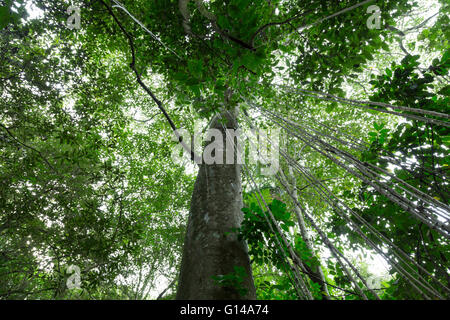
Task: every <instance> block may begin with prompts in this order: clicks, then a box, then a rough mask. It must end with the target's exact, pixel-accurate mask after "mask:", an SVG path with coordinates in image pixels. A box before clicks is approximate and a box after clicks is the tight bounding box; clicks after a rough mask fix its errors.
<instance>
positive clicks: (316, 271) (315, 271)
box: [282, 174, 331, 300]
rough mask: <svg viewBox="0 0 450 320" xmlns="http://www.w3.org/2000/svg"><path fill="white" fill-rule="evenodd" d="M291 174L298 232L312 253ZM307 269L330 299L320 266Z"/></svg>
mask: <svg viewBox="0 0 450 320" xmlns="http://www.w3.org/2000/svg"><path fill="white" fill-rule="evenodd" d="M291 176H292V180H293V181H292V189H291V193H292V196H293V198H294V211H295V214H296V216H297V221H298V225H299V227H300V234H301V236H302V238H303V241H305V244H306V247H307V248H308V250H309V251H310V252H312V253H314V251H313V246H312V243H311V239H310V238H309V236H308V232H307V230H306V225H305V220H304V219H303V213H302V211H301V209H300V208H299V207H298V206H297V204H296V202H298V197H297V179H296V178H295V174H291ZM282 178H283V180H287V179H285V177H284V175H282ZM286 186H287V187H288V186H289V183H287V181H286ZM305 267H308V266H307V265H305ZM308 271H309V272H310V273H311V275H310V279H311V280H312V281H314V282H317V283H318V284H319V285H320V291H321V294H322V299H324V300H331V299H330V294H329V292H328V286H327V284H326V282H325V275H324V274H323V271H322V267H321V266H320V265H319V266H313V267H312V268H309V267H308Z"/></svg>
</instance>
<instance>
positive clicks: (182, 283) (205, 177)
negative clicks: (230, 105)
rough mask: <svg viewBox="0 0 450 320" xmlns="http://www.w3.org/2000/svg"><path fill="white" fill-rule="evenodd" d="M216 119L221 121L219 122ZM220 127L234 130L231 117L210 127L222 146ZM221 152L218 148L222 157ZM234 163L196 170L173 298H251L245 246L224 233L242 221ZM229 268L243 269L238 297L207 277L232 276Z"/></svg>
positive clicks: (252, 288)
mask: <svg viewBox="0 0 450 320" xmlns="http://www.w3.org/2000/svg"><path fill="white" fill-rule="evenodd" d="M221 118H222V119H225V120H224V121H220V119H221ZM224 126H225V127H226V128H233V129H235V128H237V117H236V113H234V112H227V111H225V112H222V113H221V114H219V115H218V116H216V117H215V118H214V119H213V120H212V122H211V125H210V128H215V129H218V130H221V131H222V134H223V140H224V141H223V145H224V146H226V135H225V130H224V128H223V127H224ZM235 143H236V141H235ZM224 149H226V148H224ZM228 151H229V150H228ZM226 152H227V150H224V159H226ZM235 160H236V158H235ZM234 163H235V164H225V160H224V164H215V163H214V164H211V165H206V164H201V165H200V166H199V172H198V176H197V180H196V181H195V185H194V191H193V194H192V199H191V207H190V212H189V219H188V225H187V231H186V236H185V241H184V248H183V256H182V262H181V270H180V276H179V280H178V289H177V295H176V299H187V300H191V299H198V300H205V299H212V300H223V299H256V293H255V286H254V283H253V276H252V271H251V266H250V260H249V257H248V250H247V245H246V243H245V242H243V241H238V239H237V236H236V233H233V232H232V233H229V232H230V231H231V230H232V228H239V227H240V225H241V222H242V219H243V214H242V211H241V208H242V189H241V165H239V164H236V161H235V162H234ZM234 267H243V268H244V270H245V272H246V277H245V278H244V281H243V282H242V283H241V288H245V289H246V291H247V293H246V294H242V292H241V293H239V292H238V290H237V288H236V287H233V286H228V287H227V286H220V285H218V283H217V281H215V280H213V276H219V275H226V274H230V273H233V272H234V271H235V269H234Z"/></svg>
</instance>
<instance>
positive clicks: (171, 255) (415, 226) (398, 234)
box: [0, 0, 450, 299]
mask: <svg viewBox="0 0 450 320" xmlns="http://www.w3.org/2000/svg"><path fill="white" fill-rule="evenodd" d="M31 2H32V3H33V5H34V8H39V9H40V10H42V11H41V12H42V14H41V16H39V17H38V18H35V19H33V18H30V17H29V16H28V13H27V12H29V11H30V9H29V7H28V10H27V9H26V4H27V3H28V2H27V1H12V0H8V1H0V54H1V56H2V59H1V60H0V95H1V99H0V299H150V298H157V297H158V295H159V294H161V296H160V297H158V298H165V299H170V298H172V297H173V294H174V290H175V284H176V281H177V276H178V271H179V270H178V269H179V264H180V258H181V257H180V252H181V248H182V245H183V239H184V232H185V224H186V220H187V213H188V211H189V200H190V197H191V193H192V189H193V183H194V178H195V171H196V169H191V168H194V167H195V166H194V165H193V164H192V162H190V161H189V159H186V163H185V164H186V165H185V166H184V167H183V166H180V165H176V164H174V163H173V161H172V159H171V152H172V147H173V146H174V145H175V142H174V141H173V140H172V136H173V130H172V129H173V128H172V127H171V125H170V124H169V123H168V121H167V117H166V116H164V115H163V114H162V113H161V109H159V108H158V106H157V105H156V104H155V98H154V97H156V98H157V99H159V100H158V102H159V101H160V102H161V105H162V106H163V108H164V109H165V111H167V114H168V117H170V119H171V121H173V123H174V125H175V126H176V127H177V128H179V127H185V128H187V129H189V130H191V131H192V130H193V127H194V123H195V122H197V123H198V122H200V121H202V123H204V124H205V126H206V123H207V122H208V121H209V120H210V119H211V116H212V115H214V114H215V113H216V112H218V111H219V109H220V108H222V107H223V106H224V105H225V101H226V102H227V104H228V105H233V106H235V105H239V107H240V109H241V110H242V111H244V112H245V115H249V117H250V118H251V121H252V126H256V127H258V128H273V127H274V126H275V124H274V123H273V122H271V121H270V120H268V118H266V117H263V116H261V114H262V112H261V111H260V110H256V109H255V108H253V107H252V105H251V104H250V103H248V100H247V99H250V100H252V101H254V102H255V103H258V104H259V105H261V106H262V107H263V108H265V109H267V110H270V111H271V112H275V113H276V114H277V115H280V117H284V118H287V119H290V120H292V121H296V122H300V123H302V124H303V125H304V128H313V129H314V130H318V131H320V132H321V133H323V134H328V137H326V138H324V139H331V138H332V137H333V136H340V133H338V134H336V133H332V130H331V129H337V130H339V132H344V133H345V135H349V136H352V137H356V138H357V139H358V140H359V141H362V142H363V143H364V144H365V145H366V146H367V147H366V148H363V150H358V151H357V152H353V149H352V148H351V147H350V145H349V144H346V145H344V144H343V145H342V146H341V149H342V150H344V151H348V152H353V154H354V156H355V157H356V158H357V159H359V160H361V161H362V162H364V163H370V164H372V165H375V166H377V167H379V168H381V169H383V170H385V171H387V172H390V173H391V174H392V175H393V176H394V177H396V178H398V179H402V180H405V181H407V183H408V184H410V185H411V186H412V187H414V188H416V189H418V190H420V191H422V192H423V193H426V194H427V195H429V196H430V197H432V198H434V199H436V200H437V201H439V202H441V203H443V204H445V205H449V194H450V192H449V191H450V190H449V184H448V177H449V176H448V168H449V162H450V155H449V148H450V140H449V137H450V132H449V127H448V126H447V127H446V126H442V125H438V124H432V123H426V122H421V121H419V120H411V119H404V118H402V117H401V115H402V114H403V115H405V114H406V115H409V114H412V113H410V112H408V111H400V112H399V113H400V116H397V115H392V114H386V113H381V112H378V111H374V110H369V111H368V110H364V109H361V108H358V107H357V106H355V105H348V104H345V103H341V102H342V101H336V100H333V99H328V100H327V99H318V98H317V96H311V95H307V94H298V92H293V91H289V90H286V89H285V88H282V87H280V86H278V85H276V84H280V83H283V84H288V85H289V86H290V87H291V88H292V87H293V88H300V89H302V90H310V91H309V92H325V93H327V94H331V95H335V96H339V97H350V98H352V99H361V100H363V99H364V100H370V101H374V102H380V103H383V102H384V103H387V104H392V105H395V106H407V107H411V108H417V109H422V110H428V111H435V112H439V113H444V114H448V113H449V112H448V109H449V108H448V106H449V93H450V92H449V89H450V87H449V84H448V79H449V78H448V77H449V68H450V47H449V43H448V32H449V29H448V22H449V18H448V13H449V10H450V9H449V8H450V7H449V5H448V4H447V3H446V1H438V2H436V4H435V5H436V6H437V7H438V10H437V16H436V17H435V19H433V20H431V21H427V23H424V24H423V25H422V26H420V27H417V26H419V25H420V24H421V23H422V22H424V19H425V18H427V17H428V14H427V16H425V17H424V16H422V17H420V16H418V15H413V16H411V17H410V16H409V15H410V14H411V12H414V10H423V8H422V7H421V6H423V4H422V3H421V2H420V1H398V0H397V1H393V0H387V1H374V3H376V4H377V5H378V6H379V7H380V9H381V23H382V28H381V29H369V28H368V27H367V25H366V21H367V18H368V16H370V14H368V13H367V11H366V10H367V7H368V6H369V5H370V4H371V3H367V4H365V5H363V6H360V7H357V8H354V9H352V10H349V11H348V12H344V13H342V14H339V15H337V16H334V17H331V18H329V19H325V20H321V19H322V18H325V17H329V16H330V15H332V14H334V13H336V12H339V11H340V10H343V9H345V8H348V7H350V6H352V5H355V4H356V3H358V1H350V0H345V1H343V0H335V1H294V0H283V1H282V0H275V1H273V0H272V1H253V0H226V1H209V2H206V1H205V6H206V9H207V10H208V12H209V13H210V14H211V13H213V15H214V17H215V19H216V20H215V21H214V19H209V18H208V17H206V16H205V14H202V12H200V10H198V9H197V7H196V5H195V1H188V4H187V5H188V8H189V11H190V20H189V27H190V30H191V34H190V35H188V34H186V26H185V24H186V21H185V23H183V20H184V18H183V15H182V13H180V9H179V5H178V1H177V0H161V1H160V0H158V1H125V0H124V1H123V2H122V4H123V5H124V7H125V8H126V10H128V11H129V12H130V13H131V14H133V15H134V16H135V17H136V19H138V20H139V21H140V22H141V23H142V25H144V26H145V27H146V28H148V30H150V31H151V32H152V33H153V34H154V35H156V36H152V35H151V34H149V33H148V32H147V31H146V30H145V29H143V28H142V27H141V26H140V25H139V24H137V23H136V22H135V21H134V20H133V19H132V18H131V17H130V16H129V15H128V14H127V13H125V12H124V11H123V10H121V9H120V8H118V7H117V6H115V7H113V5H114V4H115V3H114V2H113V1H106V0H90V1H88V0H86V1H71V2H69V1H62V0H58V1H47V0H33V1H31ZM70 5H75V6H79V7H80V9H81V10H80V12H81V29H79V30H77V29H69V28H67V26H66V21H67V18H68V16H69V15H68V13H67V8H68V7H69V6H70ZM425 9H429V8H427V7H425ZM433 12H436V10H435V11H433ZM430 16H431V14H430ZM214 25H215V27H214ZM387 26H391V27H392V26H395V28H394V29H396V30H397V31H393V28H388V27H387ZM302 27H305V28H302ZM415 27H417V28H415ZM217 28H218V29H219V30H220V31H218V30H217ZM400 29H401V30H403V31H405V30H409V29H411V30H410V33H409V35H410V36H408V37H404V36H402V35H400V34H399V30H400ZM400 32H401V31H400ZM156 38H157V39H156ZM405 48H406V49H405ZM407 50H409V52H411V54H409V52H404V51H407ZM378 70H379V71H378ZM374 71H376V72H374ZM149 88H150V89H149ZM149 91H151V93H152V94H154V97H152V96H151V95H149ZM379 109H382V110H390V109H388V108H386V107H380V108H379ZM243 115H244V113H243V114H242V116H243ZM430 118H431V119H435V117H430ZM240 122H241V125H242V127H244V128H247V127H249V126H250V124H248V123H247V122H246V121H245V120H244V117H242V119H241V121H240ZM329 128H331V129H329ZM202 129H204V128H202ZM305 130H306V129H305ZM308 130H310V129H308ZM311 130H312V129H311ZM311 132H312V131H311ZM330 136H331V138H330ZM282 137H283V142H282V148H283V150H287V152H288V153H289V154H290V155H291V156H292V157H293V158H294V159H295V160H298V159H301V165H302V166H303V167H305V168H308V170H309V172H311V174H312V175H313V176H314V177H315V178H316V179H317V180H318V181H321V182H324V183H326V185H327V186H328V188H329V189H330V191H331V192H332V193H333V194H334V195H336V196H337V197H338V198H340V199H342V201H344V202H345V204H346V205H347V206H348V207H349V208H351V209H352V210H354V211H355V212H357V213H358V214H360V215H361V216H362V217H363V218H364V219H365V220H366V221H367V222H368V223H369V224H370V226H372V227H373V228H375V229H376V230H377V231H379V232H380V233H382V234H383V235H384V236H386V237H387V238H388V239H389V240H390V241H392V243H394V244H395V245H396V246H398V247H399V248H400V249H401V250H402V251H403V252H405V253H406V254H407V255H408V256H410V257H412V258H413V259H414V260H415V261H416V262H417V264H419V265H421V266H422V267H423V268H424V269H426V270H427V272H429V273H430V274H432V275H433V276H434V277H436V278H437V279H438V281H439V282H440V283H441V284H442V285H443V286H447V288H448V287H450V276H449V273H448V268H449V263H448V261H449V259H450V246H449V243H448V238H445V237H444V236H443V235H442V234H440V233H438V232H436V231H435V230H433V229H432V228H430V227H429V226H428V225H426V224H424V223H422V222H421V221H419V220H417V219H415V218H414V217H412V216H411V214H410V213H409V212H407V210H404V209H403V208H402V207H400V206H399V205H398V204H396V203H394V202H392V201H391V199H389V198H388V197H386V196H384V195H382V194H380V193H379V192H377V190H375V189H374V188H372V187H371V186H370V185H368V184H367V183H365V182H364V181H360V180H359V179H357V178H356V177H355V176H354V175H351V174H349V173H348V172H346V171H345V170H344V169H343V168H342V167H339V166H337V165H336V163H334V162H332V161H330V159H329V158H326V157H323V154H321V153H320V152H318V151H317V150H315V149H314V148H313V147H312V146H311V145H308V143H306V142H305V141H303V140H301V139H297V138H298V137H295V136H294V135H292V134H288V133H286V132H285V133H284V134H283V136H282ZM327 141H332V140H327ZM334 143H336V144H337V143H339V142H334ZM280 148H281V147H280ZM327 152H328V151H327ZM389 159H390V160H392V159H395V161H396V162H395V165H393V164H392V161H389ZM280 167H281V170H282V171H283V172H284V173H285V174H286V175H288V174H289V175H292V176H293V177H294V178H295V179H290V180H289V181H292V180H293V181H294V182H293V183H294V184H295V186H296V188H297V189H298V191H299V194H298V201H299V202H300V203H303V204H305V207H306V210H307V211H308V212H309V213H310V215H312V216H313V217H314V219H316V222H317V224H318V225H319V226H320V227H321V228H322V229H323V230H324V233H325V234H326V236H328V238H329V239H331V240H332V241H333V243H334V244H335V246H336V247H337V249H339V250H340V251H341V252H343V253H344V255H346V256H348V257H349V259H350V260H351V262H352V263H353V264H354V265H355V266H356V268H357V269H358V270H359V272H360V273H361V274H362V275H363V276H364V277H365V278H370V277H372V276H374V275H373V274H372V273H373V269H370V270H369V269H368V268H367V264H369V263H370V261H369V260H368V258H369V257H370V256H373V255H375V254H376V252H374V251H373V249H372V248H371V247H370V246H369V245H368V243H367V241H365V240H364V239H363V238H361V237H359V236H358V235H357V234H356V233H355V232H354V230H353V229H352V228H350V225H349V223H348V221H346V219H344V218H343V217H342V216H341V215H339V214H338V213H337V212H336V210H335V209H333V208H332V207H330V206H329V205H328V204H327V203H326V201H324V200H323V199H322V198H321V197H319V196H318V195H317V194H316V193H315V189H314V188H313V187H314V185H317V183H315V182H311V181H309V180H308V179H307V178H305V176H302V175H301V174H300V173H299V172H295V171H292V170H291V171H290V168H291V167H292V165H291V164H290V163H289V162H288V161H286V159H282V160H281V163H280ZM186 168H188V169H186ZM260 169H261V168H260V167H258V166H249V168H248V170H249V171H250V172H251V173H252V174H253V175H254V176H255V180H256V183H257V184H258V186H259V188H260V189H261V191H262V195H263V198H264V199H265V201H266V202H267V203H268V205H269V208H261V207H260V205H259V204H258V202H259V201H258V196H257V192H256V191H255V189H254V186H253V185H252V183H251V181H250V180H249V179H248V177H247V176H244V175H243V180H244V208H243V213H244V220H243V223H242V227H241V228H240V229H239V230H230V232H236V233H238V234H239V236H240V237H241V238H242V239H244V240H246V241H247V243H248V246H249V254H250V258H251V261H252V268H253V273H254V274H253V276H254V280H255V285H256V287H257V295H258V298H261V299H298V298H300V296H299V293H298V291H297V290H296V288H295V274H294V273H293V271H292V269H291V268H290V266H289V265H288V264H287V260H288V258H286V257H287V256H289V250H288V248H287V246H286V245H285V244H284V243H283V238H285V239H287V241H288V243H289V244H290V246H291V248H292V249H293V251H294V252H295V253H296V254H297V255H298V257H299V259H300V260H301V261H302V262H303V264H304V265H305V268H306V269H307V271H306V272H303V276H302V277H304V279H305V283H306V285H307V287H308V288H309V289H310V291H311V293H312V296H313V297H314V298H315V299H323V298H324V292H323V288H322V287H321V284H322V285H323V283H321V282H320V281H319V280H318V279H316V278H315V276H314V275H313V276H311V274H312V273H313V272H312V271H311V270H312V269H317V268H321V270H322V271H323V273H324V279H325V282H326V283H327V284H328V290H329V295H330V297H331V298H333V299H360V298H361V294H360V293H358V292H356V291H355V288H354V284H352V282H351V281H350V279H349V277H348V275H347V274H346V273H345V270H343V268H342V267H341V264H340V263H339V262H338V261H337V260H336V259H335V258H334V257H333V256H332V255H331V254H330V251H329V249H328V248H327V246H326V245H325V244H324V242H323V240H322V238H321V237H320V236H319V235H318V233H317V232H316V230H315V229H314V228H313V226H312V225H311V223H310V222H309V221H308V219H305V228H306V229H307V230H308V234H309V237H310V239H305V237H304V234H303V233H302V232H301V230H299V227H298V221H297V217H296V215H295V214H294V212H295V210H294V209H295V206H296V204H295V203H294V202H292V200H291V199H290V197H289V194H288V192H286V191H285V190H283V186H282V185H281V184H280V183H279V182H277V181H276V180H274V179H271V178H270V177H265V176H263V175H261V174H260ZM291 169H292V168H291ZM291 178H292V177H291ZM387 184H388V185H390V187H392V188H393V189H394V190H396V191H398V192H403V191H402V190H401V189H399V188H398V186H397V185H395V184H394V179H391V180H388V181H387ZM406 197H409V195H406ZM410 198H411V197H410ZM411 199H412V198H411ZM224 205H226V204H224ZM419 205H421V206H424V207H426V206H429V205H428V204H426V203H419ZM270 213H272V214H273V215H274V218H275V220H276V222H277V225H278V226H279V227H280V230H277V227H276V225H275V224H274V222H273V221H270V220H267V215H269V214H270ZM447 214H448V213H447ZM351 219H353V220H352V221H354V222H355V223H356V224H359V225H360V226H361V230H362V231H363V232H364V233H365V234H366V233H367V237H369V239H370V240H371V241H373V242H374V243H375V244H379V245H381V246H382V245H383V243H384V242H383V241H380V240H379V239H378V238H376V237H374V236H373V235H371V234H369V232H368V229H367V228H368V227H367V226H366V225H362V224H361V223H360V221H359V220H358V219H355V218H354V217H352V218H351ZM309 242H311V246H312V248H311V246H310V245H309ZM386 250H387V251H388V252H389V250H390V249H389V248H387V249H386ZM358 255H362V256H365V257H364V258H361V259H358V258H356V256H358ZM368 261H369V262H368ZM70 265H76V266H79V267H80V269H81V281H82V282H81V288H80V289H72V290H69V289H68V288H67V286H66V281H67V279H68V277H69V276H70V274H68V273H67V267H68V266H70ZM399 265H402V264H401V263H399ZM403 267H405V265H403ZM411 267H412V268H415V270H416V271H417V272H418V273H419V274H421V275H422V276H423V277H424V278H425V280H426V281H427V283H429V285H430V286H432V287H433V288H434V289H435V290H437V291H438V293H440V294H442V296H444V297H446V298H448V297H449V293H448V291H446V290H445V289H444V288H442V286H439V285H436V282H433V280H432V279H431V277H430V276H429V275H427V274H425V273H424V272H423V271H422V270H420V269H417V268H416V267H415V266H411ZM388 269H389V270H388V271H389V274H388V273H385V274H383V275H382V276H381V278H382V279H381V280H379V281H378V282H377V284H376V288H375V289H376V291H377V293H378V294H379V296H380V297H381V298H382V299H421V298H423V296H422V295H420V294H419V293H418V292H417V291H416V290H415V289H414V288H413V287H412V286H411V283H410V282H409V281H407V280H405V279H404V278H402V277H401V276H400V275H399V273H398V272H397V271H396V269H395V268H393V267H392V265H390V266H389V267H388ZM308 270H309V271H308ZM244 276H246V275H243V274H242V270H241V269H240V268H239V266H236V268H235V272H234V273H233V274H229V275H217V277H215V280H216V281H217V285H221V286H231V287H235V288H237V289H238V290H241V288H240V283H241V282H242V278H243V277H244ZM357 282H358V283H359V284H360V285H361V287H363V283H362V282H361V281H359V280H358V281H357ZM161 283H162V284H161ZM167 286H168V287H167ZM166 287H167V291H166V290H165V289H166ZM363 293H364V294H365V295H367V297H368V298H369V299H374V298H375V295H374V294H373V292H372V291H370V290H368V289H367V288H364V289H363Z"/></svg>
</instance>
